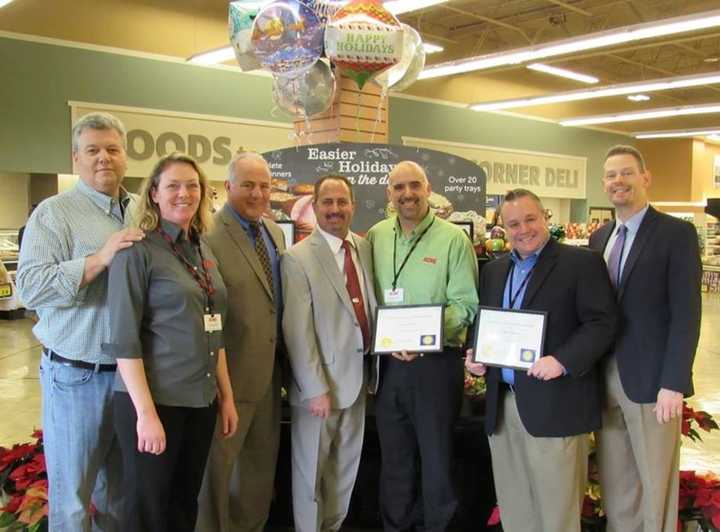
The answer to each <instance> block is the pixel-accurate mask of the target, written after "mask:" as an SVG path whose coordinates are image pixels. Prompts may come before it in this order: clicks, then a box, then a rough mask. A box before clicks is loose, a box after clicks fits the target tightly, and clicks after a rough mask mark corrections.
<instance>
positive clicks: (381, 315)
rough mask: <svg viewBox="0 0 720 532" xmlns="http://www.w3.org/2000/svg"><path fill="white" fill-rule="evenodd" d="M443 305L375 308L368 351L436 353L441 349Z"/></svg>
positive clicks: (378, 353) (377, 353)
mask: <svg viewBox="0 0 720 532" xmlns="http://www.w3.org/2000/svg"><path fill="white" fill-rule="evenodd" d="M443 317H444V306H443V305H396V306H386V307H378V309H377V315H376V318H375V331H374V335H373V343H372V352H373V353H374V354H376V355H389V354H392V353H400V352H402V351H406V352H408V353H430V352H439V351H442V349H443V335H442V333H443V321H444V320H443Z"/></svg>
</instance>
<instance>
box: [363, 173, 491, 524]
mask: <svg viewBox="0 0 720 532" xmlns="http://www.w3.org/2000/svg"><path fill="white" fill-rule="evenodd" d="M387 195H388V198H389V200H390V201H391V202H392V204H393V206H394V207H395V210H396V211H397V216H392V217H390V218H388V219H387V220H384V221H382V222H380V223H378V224H376V225H375V226H374V227H372V228H371V229H370V231H369V232H368V235H367V237H368V239H369V240H370V242H371V243H372V246H373V259H374V266H375V289H376V293H377V298H378V301H379V302H381V303H382V304H384V305H417V304H425V305H427V304H444V305H445V323H444V328H443V335H444V344H445V349H444V350H443V352H442V353H432V354H427V355H425V356H423V355H418V354H417V353H405V352H402V353H393V354H392V356H388V357H382V359H381V361H380V362H381V369H380V386H379V389H378V394H377V399H376V402H375V415H376V419H377V427H378V435H379V438H380V448H381V451H382V470H381V473H380V501H381V503H380V504H381V512H382V519H383V526H384V529H385V531H405V530H411V529H414V528H420V529H422V530H425V531H426V532H431V531H432V532H434V531H442V530H446V529H447V528H448V526H449V524H450V521H451V520H452V517H453V515H454V513H455V510H456V508H457V499H456V496H455V490H454V489H453V483H452V479H451V475H450V467H451V463H452V446H453V442H452V439H453V428H454V425H455V421H456V420H457V416H458V413H459V410H460V403H461V401H462V390H463V361H462V358H461V357H462V353H461V348H462V346H463V343H464V342H465V337H466V334H467V328H468V327H469V326H470V324H471V323H472V321H473V319H474V318H475V313H476V311H477V305H478V295H477V282H478V271H477V259H476V257H475V252H474V250H473V247H472V244H471V242H470V240H469V239H468V238H467V235H466V234H465V233H464V232H463V231H462V229H460V228H459V227H457V226H455V225H453V224H451V223H448V222H446V221H445V220H442V219H440V218H438V217H436V216H435V215H434V214H433V213H432V212H431V211H430V207H429V205H428V198H429V196H430V183H429V182H428V179H427V176H426V175H425V172H424V170H423V169H422V168H421V167H420V166H419V165H418V164H416V163H414V162H411V161H403V162H401V163H399V164H398V165H397V166H395V168H394V169H393V171H392V172H391V173H390V176H389V185H388V189H387ZM420 464H422V466H420ZM417 479H420V481H421V486H417V485H416V484H417ZM419 494H421V496H420V495H419Z"/></svg>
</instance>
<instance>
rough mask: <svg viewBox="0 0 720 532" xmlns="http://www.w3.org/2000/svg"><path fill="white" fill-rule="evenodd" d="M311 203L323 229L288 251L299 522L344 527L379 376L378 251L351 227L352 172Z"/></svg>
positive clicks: (332, 179) (286, 324)
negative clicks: (369, 396) (373, 360)
mask: <svg viewBox="0 0 720 532" xmlns="http://www.w3.org/2000/svg"><path fill="white" fill-rule="evenodd" d="M313 209H314V210H315V215H316V217H317V221H318V225H317V226H316V228H315V230H314V231H313V232H312V234H310V236H309V237H308V238H306V239H305V240H303V241H302V242H300V243H299V244H297V245H296V246H294V247H292V248H291V249H289V250H288V251H287V252H286V253H285V254H284V255H283V257H282V261H281V272H282V281H283V287H284V315H283V332H284V334H285V343H286V345H287V350H288V357H289V360H290V364H291V366H292V371H293V377H294V378H293V382H292V384H291V386H290V394H289V395H290V404H291V410H292V488H293V512H294V517H295V530H297V531H299V532H319V531H323V532H324V531H336V530H339V529H340V526H341V525H342V522H343V520H344V519H345V516H346V515H347V511H348V507H349V505H350V496H351V494H352V489H353V485H354V484H355V477H356V476H357V471H358V466H359V464H360V452H361V450H362V442H363V431H364V428H365V395H366V388H368V387H369V388H370V389H371V390H374V387H375V386H376V385H377V376H376V375H375V374H374V371H376V366H375V365H373V366H372V367H373V368H374V371H370V370H369V369H368V368H369V367H370V366H369V364H368V362H369V359H366V357H365V356H364V355H365V354H366V353H367V352H368V348H369V344H370V331H371V329H370V324H371V319H372V316H373V314H374V311H375V306H376V303H375V296H374V293H373V271H372V253H371V249H370V245H369V244H368V242H366V241H365V240H363V239H362V238H360V237H359V236H358V235H356V234H354V233H352V232H351V231H350V223H351V222H352V217H353V213H354V209H355V206H354V199H353V193H352V187H351V185H350V182H349V181H348V180H347V179H346V178H344V177H342V176H334V175H331V176H325V177H323V178H321V179H320V180H318V182H317V183H316V184H315V191H314V194H313ZM371 373H372V374H371ZM368 385H369V386H368Z"/></svg>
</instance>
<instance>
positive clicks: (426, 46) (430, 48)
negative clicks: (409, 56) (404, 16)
mask: <svg viewBox="0 0 720 532" xmlns="http://www.w3.org/2000/svg"><path fill="white" fill-rule="evenodd" d="M423 50H425V53H426V54H435V53H437V52H442V51H443V50H445V48H443V47H442V46H440V45H439V44H433V43H431V42H423Z"/></svg>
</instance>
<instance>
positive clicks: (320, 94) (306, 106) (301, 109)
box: [273, 60, 336, 117]
mask: <svg viewBox="0 0 720 532" xmlns="http://www.w3.org/2000/svg"><path fill="white" fill-rule="evenodd" d="M335 87H336V85H335V76H334V75H333V73H332V69H331V68H330V65H329V64H328V63H326V62H325V61H323V60H318V61H316V62H315V64H314V65H313V66H312V67H311V68H310V70H308V71H307V72H306V73H305V74H301V75H300V76H298V77H295V78H286V77H280V76H273V101H274V102H275V104H276V105H277V106H278V107H280V108H281V109H284V110H285V111H287V112H289V113H291V114H293V115H299V116H302V117H309V116H313V115H316V114H320V113H323V112H325V111H327V110H328V109H329V108H330V106H331V105H332V102H333V99H334V98H335Z"/></svg>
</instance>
